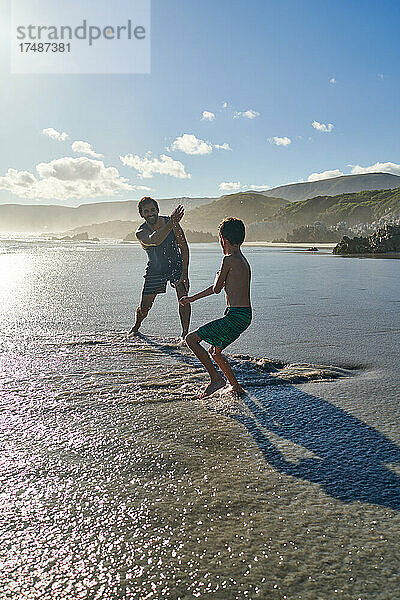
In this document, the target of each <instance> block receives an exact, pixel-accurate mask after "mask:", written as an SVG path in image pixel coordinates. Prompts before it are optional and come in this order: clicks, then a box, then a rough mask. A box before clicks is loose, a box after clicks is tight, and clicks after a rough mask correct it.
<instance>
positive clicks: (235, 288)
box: [180, 217, 251, 398]
mask: <svg viewBox="0 0 400 600" xmlns="http://www.w3.org/2000/svg"><path fill="white" fill-rule="evenodd" d="M244 237H245V228H244V223H243V221H240V219H234V218H232V217H230V218H229V219H225V220H224V221H223V222H222V223H221V225H220V226H219V242H220V244H221V247H222V250H223V253H224V258H223V260H222V265H221V269H220V270H219V271H218V272H217V275H216V277H215V281H214V284H213V285H211V286H210V287H208V288H207V289H205V290H203V291H202V292H199V293H198V294H195V295H194V296H184V297H183V298H181V299H180V304H182V306H185V305H186V304H189V303H190V302H194V301H195V300H199V299H200V298H205V297H206V296H210V295H211V294H219V293H220V292H221V290H222V288H223V287H224V288H225V294H226V304H227V308H226V310H225V313H224V317H223V318H222V319H217V320H216V321H211V322H210V323H207V324H206V325H203V326H202V327H200V328H199V329H198V330H197V331H193V332H192V333H189V334H188V335H187V336H186V343H187V345H188V346H189V348H190V349H191V350H192V351H193V352H194V354H195V355H196V356H197V358H198V359H199V360H200V362H202V363H203V365H204V367H205V368H206V370H207V372H208V374H209V375H210V379H211V381H210V383H209V384H208V385H207V387H206V388H205V390H204V391H203V393H202V394H201V396H200V398H206V397H207V396H210V395H211V394H213V393H214V392H216V391H217V390H219V389H220V388H222V387H224V386H225V385H226V381H225V379H224V378H223V377H221V375H220V374H219V373H218V371H217V370H216V368H215V367H214V365H213V363H212V361H211V359H210V357H209V355H208V353H207V352H206V350H205V349H204V348H203V346H202V345H201V344H200V342H201V341H205V342H208V343H209V344H211V348H210V349H209V353H210V355H211V356H212V357H213V359H214V361H215V362H216V363H217V365H218V366H219V368H220V369H221V371H222V372H223V374H224V375H225V377H226V379H227V380H228V382H229V383H230V388H229V391H233V392H237V393H239V394H240V393H243V392H244V390H243V389H242V387H241V386H240V384H239V382H238V381H237V379H236V377H235V375H234V374H233V372H232V369H231V367H230V365H229V363H228V361H227V360H226V358H225V357H224V356H223V355H222V354H221V351H222V350H223V349H224V348H226V347H227V346H228V345H229V344H231V343H232V342H233V341H235V340H236V339H237V338H238V337H239V336H240V334H241V333H243V331H244V330H245V329H247V327H248V326H249V325H250V323H251V305H250V279H251V271H250V265H249V263H248V262H247V260H246V259H245V257H244V256H243V254H242V252H241V249H240V246H241V244H242V243H243V241H244Z"/></svg>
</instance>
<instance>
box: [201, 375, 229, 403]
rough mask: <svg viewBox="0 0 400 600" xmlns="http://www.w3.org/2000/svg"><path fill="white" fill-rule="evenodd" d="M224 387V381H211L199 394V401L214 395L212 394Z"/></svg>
mask: <svg viewBox="0 0 400 600" xmlns="http://www.w3.org/2000/svg"><path fill="white" fill-rule="evenodd" d="M225 385H226V381H225V379H222V378H221V379H218V380H217V381H211V383H209V384H208V385H207V387H206V388H205V389H204V390H203V392H202V393H201V394H200V399H201V400H203V398H208V396H211V395H212V394H214V392H216V391H218V390H220V389H221V388H223V387H225Z"/></svg>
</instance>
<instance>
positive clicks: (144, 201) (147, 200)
mask: <svg viewBox="0 0 400 600" xmlns="http://www.w3.org/2000/svg"><path fill="white" fill-rule="evenodd" d="M150 202H152V203H153V204H154V206H155V207H156V209H157V210H160V209H159V208H158V204H157V201H156V200H154V198H151V197H150V196H144V197H143V198H142V199H141V200H140V201H139V202H138V205H137V207H138V211H139V215H140V216H142V210H143V206H144V205H145V204H150Z"/></svg>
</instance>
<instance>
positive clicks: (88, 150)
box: [72, 141, 103, 158]
mask: <svg viewBox="0 0 400 600" xmlns="http://www.w3.org/2000/svg"><path fill="white" fill-rule="evenodd" d="M72 150H73V151H74V152H78V154H88V155H89V156H92V157H93V158H102V156H103V155H102V154H97V152H95V151H94V150H93V148H92V145H91V144H89V142H82V141H76V142H73V144H72Z"/></svg>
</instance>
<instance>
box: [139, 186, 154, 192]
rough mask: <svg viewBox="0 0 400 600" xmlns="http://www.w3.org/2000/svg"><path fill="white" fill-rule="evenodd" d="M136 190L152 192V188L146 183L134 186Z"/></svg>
mask: <svg viewBox="0 0 400 600" xmlns="http://www.w3.org/2000/svg"><path fill="white" fill-rule="evenodd" d="M135 187H136V189H137V190H142V192H152V191H153V188H149V187H147V185H137V186H135Z"/></svg>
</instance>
